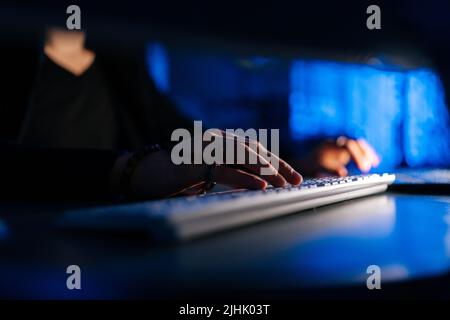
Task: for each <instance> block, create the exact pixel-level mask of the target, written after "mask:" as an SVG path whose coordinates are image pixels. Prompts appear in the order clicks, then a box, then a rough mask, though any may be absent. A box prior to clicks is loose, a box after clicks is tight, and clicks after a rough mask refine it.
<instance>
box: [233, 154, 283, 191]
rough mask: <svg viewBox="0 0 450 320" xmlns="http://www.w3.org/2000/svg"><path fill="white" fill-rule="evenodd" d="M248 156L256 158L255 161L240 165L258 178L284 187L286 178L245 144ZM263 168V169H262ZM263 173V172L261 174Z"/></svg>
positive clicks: (275, 185)
mask: <svg viewBox="0 0 450 320" xmlns="http://www.w3.org/2000/svg"><path fill="white" fill-rule="evenodd" d="M245 148H246V151H247V152H248V154H249V157H251V156H253V157H255V158H256V159H257V161H256V163H254V164H253V163H247V162H246V163H245V164H243V165H242V166H243V167H245V168H247V169H248V170H250V171H251V172H253V173H255V174H256V175H258V176H259V177H260V178H262V179H264V180H266V181H267V182H269V183H270V184H271V185H273V186H274V187H284V186H285V185H286V184H287V181H286V179H284V177H283V176H282V175H281V174H280V173H279V172H278V170H277V169H275V168H274V167H273V166H272V165H271V164H270V162H268V161H267V160H266V159H264V157H262V156H260V155H259V154H257V153H256V152H255V151H253V150H252V149H251V148H249V147H247V146H245ZM263 169H264V171H263ZM263 173H264V174H263Z"/></svg>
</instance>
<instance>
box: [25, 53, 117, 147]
mask: <svg viewBox="0 0 450 320" xmlns="http://www.w3.org/2000/svg"><path fill="white" fill-rule="evenodd" d="M117 127H118V123H117V119H116V114H115V110H114V108H113V106H112V103H111V97H110V94H109V92H108V88H107V87H106V83H105V80H104V78H103V75H102V73H101V70H99V68H98V66H97V63H95V62H94V63H93V64H92V65H91V66H90V67H89V68H88V69H87V70H86V71H85V72H84V73H83V74H82V75H80V76H75V75H74V74H72V73H70V72H69V71H67V70H66V69H64V68H62V67H60V66H59V65H57V64H56V63H54V62H53V61H52V60H50V59H49V58H47V57H45V58H44V60H43V63H42V65H41V67H40V70H39V73H38V75H37V79H36V82H35V85H34V87H33V92H32V94H31V99H30V105H29V109H28V110H27V115H26V118H25V122H24V125H23V126H22V133H21V136H20V139H19V140H20V142H21V143H23V144H27V145H39V146H46V147H52V148H102V149H103V148H106V149H113V148H116V147H117V134H118V132H117V131H118V128H117Z"/></svg>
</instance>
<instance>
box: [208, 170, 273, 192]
mask: <svg viewBox="0 0 450 320" xmlns="http://www.w3.org/2000/svg"><path fill="white" fill-rule="evenodd" d="M214 180H215V181H216V182H218V183H222V184H226V185H228V186H232V187H235V188H245V189H252V190H259V189H265V188H266V187H267V182H266V181H264V180H263V179H261V178H259V177H257V176H256V175H254V174H251V173H248V172H245V171H242V170H239V169H234V168H231V167H228V166H218V167H216V169H215V173H214Z"/></svg>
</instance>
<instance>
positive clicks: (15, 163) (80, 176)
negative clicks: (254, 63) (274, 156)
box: [0, 50, 192, 199]
mask: <svg viewBox="0 0 450 320" xmlns="http://www.w3.org/2000/svg"><path fill="white" fill-rule="evenodd" d="M29 52H30V53H32V51H29ZM34 53H35V52H34ZM144 54H145V52H144V50H142V51H139V52H135V53H133V54H127V55H111V54H108V55H104V54H102V53H101V52H100V51H96V59H95V62H94V63H93V65H92V66H91V67H90V68H89V69H88V70H87V71H86V72H85V73H83V74H82V75H81V76H79V77H76V76H74V75H72V74H70V73H69V72H67V71H66V70H64V69H62V68H61V67H59V66H58V65H56V64H54V63H53V62H52V61H51V60H50V59H48V58H43V59H41V60H40V61H39V59H36V56H33V55H30V56H29V57H28V59H25V56H26V54H24V53H23V52H21V54H20V58H21V59H25V60H23V61H14V57H13V56H12V55H11V56H9V57H8V58H9V59H8V61H5V59H3V60H2V61H3V62H4V63H5V64H8V66H6V71H7V72H6V78H8V77H10V78H13V79H17V80H18V81H13V85H15V86H16V87H13V88H11V89H10V91H9V92H7V93H6V99H5V100H4V101H6V103H5V104H4V105H3V106H2V108H1V109H0V112H1V114H0V118H1V116H2V115H4V116H5V117H3V118H2V119H1V120H0V121H2V122H3V123H1V125H3V124H6V123H8V119H9V120H11V121H13V123H9V124H6V129H7V130H5V131H3V132H2V133H3V136H2V137H1V138H3V140H5V139H6V140H9V141H13V142H16V143H17V142H18V143H19V144H20V146H17V145H16V146H14V145H11V144H6V146H5V145H4V147H3V148H2V150H1V151H0V153H1V154H0V177H1V179H2V184H1V187H0V194H2V196H3V198H5V197H6V198H8V197H14V198H21V197H23V198H27V199H28V198H37V199H104V198H108V197H109V196H110V194H109V187H108V186H109V179H110V172H111V169H112V166H113V164H114V162H115V160H116V158H117V155H118V152H117V150H120V149H134V148H137V147H140V146H143V145H146V144H151V143H163V142H166V141H169V140H170V135H171V133H172V131H173V130H174V129H176V128H180V127H182V128H188V129H189V128H191V127H192V124H191V123H190V121H188V120H186V119H185V118H183V117H182V116H180V115H179V114H178V112H177V111H176V109H175V107H174V106H173V105H172V104H171V103H170V102H169V100H168V99H167V98H166V97H165V96H164V95H162V94H161V93H160V92H159V91H158V90H157V88H156V86H155V84H154V83H153V82H152V80H151V79H150V77H149V75H148V68H147V65H146V63H145V55H144ZM33 59H34V60H33ZM11 60H13V61H14V62H13V61H11ZM30 61H35V62H37V63H39V65H38V66H34V65H33V64H32V63H31V62H30ZM22 63H25V64H26V65H27V66H28V70H23V73H22V74H21V79H20V78H18V76H17V72H18V70H17V68H14V67H11V64H16V65H17V66H21V65H22ZM19 68H20V67H19ZM33 71H34V74H33ZM8 72H10V75H8ZM20 80H21V81H20ZM30 83H31V84H30ZM25 97H26V98H25ZM18 127H20V128H18ZM19 133H20V134H19ZM16 137H17V138H16Z"/></svg>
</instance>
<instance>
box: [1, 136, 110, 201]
mask: <svg viewBox="0 0 450 320" xmlns="http://www.w3.org/2000/svg"><path fill="white" fill-rule="evenodd" d="M117 156H118V153H117V152H116V151H111V150H77V149H40V148H27V147H21V146H17V145H12V144H2V146H1V151H0V177H1V181H2V183H1V184H0V197H1V198H2V199H5V200H42V201H47V200H51V201H66V200H108V199H112V194H111V193H110V189H109V175H110V172H111V169H112V167H113V165H114V162H115V160H116V159H117Z"/></svg>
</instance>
